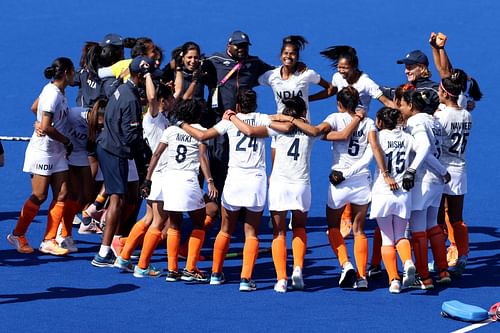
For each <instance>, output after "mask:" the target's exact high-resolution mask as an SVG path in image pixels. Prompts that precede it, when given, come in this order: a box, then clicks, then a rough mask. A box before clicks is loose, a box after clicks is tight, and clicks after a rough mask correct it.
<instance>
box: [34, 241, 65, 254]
mask: <svg viewBox="0 0 500 333" xmlns="http://www.w3.org/2000/svg"><path fill="white" fill-rule="evenodd" d="M38 250H39V251H40V252H43V253H46V254H52V255H54V256H65V255H67V254H68V253H69V250H68V249H63V248H62V247H60V246H59V244H57V242H56V240H55V239H48V240H44V241H43V242H42V243H41V244H40V247H39V248H38Z"/></svg>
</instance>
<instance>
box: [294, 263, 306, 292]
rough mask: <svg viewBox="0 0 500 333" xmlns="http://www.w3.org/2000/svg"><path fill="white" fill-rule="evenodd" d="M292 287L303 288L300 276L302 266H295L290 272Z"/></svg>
mask: <svg viewBox="0 0 500 333" xmlns="http://www.w3.org/2000/svg"><path fill="white" fill-rule="evenodd" d="M292 288H293V289H298V290H302V289H304V278H303V277H302V268H300V266H295V269H294V270H293V273H292Z"/></svg>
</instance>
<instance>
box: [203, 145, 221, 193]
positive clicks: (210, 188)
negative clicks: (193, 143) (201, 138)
mask: <svg viewBox="0 0 500 333" xmlns="http://www.w3.org/2000/svg"><path fill="white" fill-rule="evenodd" d="M199 149H200V150H199V152H200V167H201V172H202V173H203V176H205V179H206V180H207V185H208V197H209V198H210V199H215V198H217V196H218V195H219V192H218V191H217V188H216V187H215V185H214V180H213V178H212V173H211V172H210V164H209V163H208V157H207V145H206V144H204V143H202V144H200V146H199Z"/></svg>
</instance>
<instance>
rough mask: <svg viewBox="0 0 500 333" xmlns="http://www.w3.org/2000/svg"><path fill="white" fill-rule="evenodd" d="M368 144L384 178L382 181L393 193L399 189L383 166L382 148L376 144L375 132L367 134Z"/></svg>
mask: <svg viewBox="0 0 500 333" xmlns="http://www.w3.org/2000/svg"><path fill="white" fill-rule="evenodd" d="M368 142H369V143H370V146H371V148H372V151H373V156H374V157H375V162H376V163H377V167H378V169H379V170H380V173H381V174H382V175H383V176H384V181H385V183H386V184H387V185H389V187H390V188H391V190H393V191H395V190H397V189H398V188H399V185H398V183H396V181H395V180H394V178H392V177H391V175H390V174H389V172H388V170H387V168H386V165H385V160H384V152H383V151H382V148H381V147H380V144H379V142H378V137H377V132H376V131H371V132H370V133H368Z"/></svg>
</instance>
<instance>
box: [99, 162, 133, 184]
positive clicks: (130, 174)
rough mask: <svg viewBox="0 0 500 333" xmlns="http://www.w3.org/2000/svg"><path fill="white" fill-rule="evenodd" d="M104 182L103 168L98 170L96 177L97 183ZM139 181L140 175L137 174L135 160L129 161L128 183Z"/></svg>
mask: <svg viewBox="0 0 500 333" xmlns="http://www.w3.org/2000/svg"><path fill="white" fill-rule="evenodd" d="M103 180H104V177H103V176H102V171H101V168H100V167H99V168H97V173H96V175H95V181H96V182H102V181H103ZM138 180H139V174H138V173H137V166H136V165H135V162H134V160H128V176H127V181H128V182H129V183H130V182H136V181H138Z"/></svg>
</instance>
